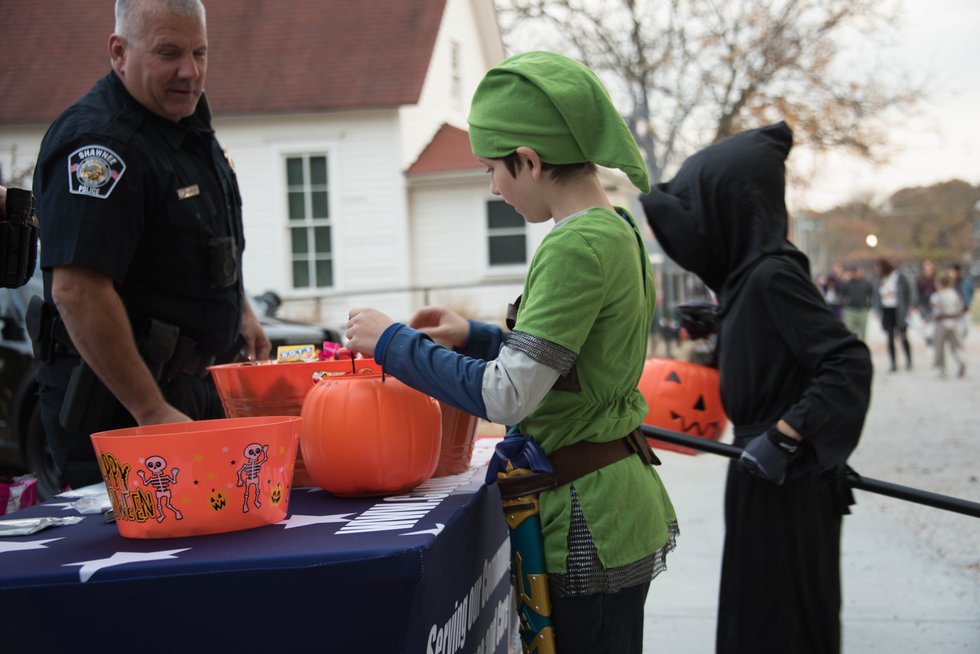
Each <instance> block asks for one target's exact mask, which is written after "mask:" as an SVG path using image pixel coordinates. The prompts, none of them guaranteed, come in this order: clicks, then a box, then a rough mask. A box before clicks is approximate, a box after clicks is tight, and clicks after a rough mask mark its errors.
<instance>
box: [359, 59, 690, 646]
mask: <svg viewBox="0 0 980 654" xmlns="http://www.w3.org/2000/svg"><path fill="white" fill-rule="evenodd" d="M469 124H470V143H471V145H472V148H473V152H474V154H476V155H477V157H478V158H479V159H480V161H481V162H482V163H484V164H485V165H486V166H487V172H488V174H489V175H490V184H491V191H492V192H493V193H494V194H495V195H500V196H502V197H503V198H504V200H506V201H507V203H508V204H510V205H512V206H513V207H514V208H515V209H516V210H517V211H518V212H519V213H521V215H523V216H524V218H525V220H527V221H528V222H531V223H540V222H544V221H547V220H554V222H555V228H554V229H553V230H552V231H551V232H550V233H549V234H548V235H547V236H546V237H545V239H544V240H543V241H542V243H541V245H540V246H539V247H538V249H537V251H536V252H535V254H534V257H533V259H532V262H531V266H530V268H529V270H528V274H527V278H526V280H525V284H524V291H523V293H522V295H521V298H520V301H519V307H518V308H517V311H516V319H515V321H514V324H513V327H512V331H510V332H509V333H505V332H503V331H502V330H501V329H500V328H498V327H496V326H494V325H489V324H485V323H479V322H475V321H467V320H464V319H463V318H461V317H460V316H458V315H457V314H455V313H453V312H451V311H449V310H447V309H445V308H442V307H426V308H424V309H421V310H420V311H418V312H417V313H416V314H415V315H414V316H413V317H412V318H411V320H410V321H409V323H408V325H405V324H402V323H396V322H394V321H392V320H391V319H390V318H389V317H387V316H386V315H384V314H382V313H380V312H378V311H376V310H374V309H366V308H360V309H354V310H352V311H351V313H350V320H349V322H348V324H347V329H348V331H347V338H348V339H349V342H348V348H350V349H352V350H354V351H358V352H362V353H364V354H367V355H374V357H375V359H376V360H377V361H378V362H379V363H380V364H381V365H382V367H383V369H384V370H385V372H387V373H389V374H391V375H393V376H395V377H397V378H398V379H400V380H401V381H403V382H405V383H407V384H408V385H410V386H413V387H415V388H417V389H419V390H421V391H423V392H425V393H428V394H429V395H432V396H433V397H436V398H438V399H440V400H442V401H445V402H448V403H450V404H453V405H454V406H457V407H458V408H460V409H463V410H464V411H467V412H469V413H471V414H474V415H477V416H480V417H482V418H484V419H486V420H489V421H491V422H496V423H500V424H506V425H511V427H510V430H509V432H510V433H509V435H508V438H507V439H505V440H504V442H503V443H502V444H503V445H504V447H503V448H500V447H498V452H502V454H500V455H499V456H498V458H497V459H495V464H500V465H499V468H500V469H501V470H502V469H503V465H502V460H503V459H504V458H510V456H509V455H507V456H505V454H504V453H503V452H505V451H506V450H507V446H508V445H509V446H511V447H512V448H513V446H515V444H516V446H517V448H518V449H521V451H522V456H523V458H522V461H524V462H526V463H527V462H530V463H529V465H528V467H530V468H532V469H534V470H537V471H539V472H541V473H544V474H551V475H553V477H554V480H553V484H555V485H553V486H552V487H550V488H547V489H546V490H543V491H542V492H541V493H540V498H539V502H540V520H541V525H542V536H543V542H544V559H545V564H546V568H547V572H548V576H549V579H548V581H549V586H550V590H551V602H552V607H551V617H552V623H553V626H554V632H555V636H556V641H557V648H558V651H559V652H561V654H569V653H571V652H589V653H595V652H617V653H619V652H637V653H639V652H641V651H642V638H643V608H644V604H645V600H646V594H647V590H648V588H649V584H650V581H651V580H652V579H653V577H654V576H656V575H657V574H658V573H659V572H660V571H661V570H663V569H664V559H665V556H666V554H667V552H669V551H670V550H671V549H673V546H674V540H675V537H676V535H677V533H678V531H677V523H676V518H675V515H674V510H673V507H672V505H671V502H670V499H669V497H668V496H667V492H666V489H665V488H664V486H663V484H662V482H661V480H660V478H659V476H658V475H657V473H656V471H655V470H654V468H653V467H652V466H651V465H650V462H651V461H652V460H653V459H655V457H652V453H650V452H649V448H648V447H646V443H645V441H644V440H643V439H642V437H641V436H638V435H637V432H636V431H635V430H636V429H637V427H638V426H639V425H640V423H641V422H642V420H643V418H644V416H645V415H646V413H647V406H646V403H645V401H644V399H643V396H642V395H641V394H640V392H639V391H638V390H637V388H636V384H637V381H638V380H639V378H640V373H641V371H642V368H643V364H644V358H645V355H646V346H647V335H648V333H649V328H650V324H651V321H652V317H653V309H654V301H655V291H654V285H653V278H652V275H651V272H650V268H649V260H648V257H647V253H646V250H645V248H644V246H643V242H642V239H641V237H640V234H639V231H638V229H637V226H636V222H635V221H634V220H633V218H632V217H631V216H630V215H629V213H628V212H627V211H625V210H624V209H622V208H619V207H614V206H612V204H611V203H610V202H609V200H608V198H607V197H606V194H605V191H604V190H603V188H602V185H601V183H600V181H599V179H598V177H597V175H596V168H595V164H600V165H603V166H608V167H611V168H619V169H621V170H623V171H624V172H625V173H626V174H627V175H628V176H629V178H630V181H631V182H632V183H633V184H634V185H635V186H636V187H637V188H639V189H640V190H641V191H643V192H647V191H648V189H649V180H648V177H647V173H646V167H645V166H644V164H643V160H642V157H641V156H640V153H639V150H638V149H637V147H636V143H635V141H634V140H633V138H632V136H631V135H630V133H629V130H628V129H627V127H626V124H625V123H624V121H623V119H622V118H621V117H620V116H619V114H618V113H617V112H616V110H615V108H614V107H613V105H612V102H611V100H610V99H609V96H608V94H607V92H606V90H605V88H604V87H603V86H602V84H601V82H600V81H599V80H598V78H596V76H595V74H594V73H593V72H592V71H591V70H589V69H588V68H587V67H585V66H583V65H582V64H580V63H578V62H575V61H573V60H571V59H568V58H566V57H563V56H560V55H557V54H553V53H549V52H529V53H525V54H521V55H517V56H514V57H511V58H510V59H508V60H507V61H505V62H503V63H502V64H500V65H499V66H496V67H494V68H492V69H491V70H490V71H489V72H488V73H487V74H486V76H485V77H484V79H483V81H482V82H481V83H480V85H479V87H478V88H477V91H476V93H475V94H474V97H473V103H472V108H471V111H470V116H469ZM432 338H435V339H438V340H440V341H442V342H444V343H449V344H450V345H452V346H453V349H452V350H449V349H446V348H443V347H440V346H438V345H436V344H435V343H434V342H433V341H432V340H431V339H432ZM513 453H514V452H513V451H511V452H510V454H513ZM634 454H636V455H634ZM497 469H498V468H497V467H494V466H492V467H491V471H490V474H488V481H493V480H494V479H495V478H496V472H497Z"/></svg>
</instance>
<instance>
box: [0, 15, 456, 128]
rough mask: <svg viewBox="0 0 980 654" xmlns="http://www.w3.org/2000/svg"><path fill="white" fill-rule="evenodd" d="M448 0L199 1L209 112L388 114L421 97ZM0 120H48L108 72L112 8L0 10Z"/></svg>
mask: <svg viewBox="0 0 980 654" xmlns="http://www.w3.org/2000/svg"><path fill="white" fill-rule="evenodd" d="M446 1H447V0H411V1H405V0H357V1H356V2H351V1H350V0H248V1H247V2H243V1H242V0H207V2H206V3H205V5H206V7H207V25H208V50H209V54H208V78H207V83H206V85H205V90H206V92H207V94H208V99H209V100H210V102H211V107H212V110H213V111H214V113H215V114H216V115H219V116H229V115H240V114H272V113H296V112H308V111H332V110H344V109H368V108H388V107H398V106H401V105H405V104H414V103H415V102H417V101H418V98H419V95H420V93H421V91H422V84H423V82H424V80H425V75H426V72H427V71H428V67H429V62H430V60H431V58H432V51H433V48H434V46H435V42H436V35H437V33H438V31H439V25H440V23H441V21H442V15H443V11H444V10H445V5H446ZM9 5H10V6H5V7H4V10H3V14H2V21H3V24H4V29H3V31H4V38H3V39H0V61H3V66H2V67H0V99H2V101H0V124H12V123H39V122H40V123H49V122H51V121H53V120H54V119H55V118H56V117H57V116H58V115H59V114H60V113H61V112H62V111H64V110H65V109H66V108H67V107H68V106H69V105H70V104H72V103H73V102H74V101H75V100H77V99H78V98H79V97H81V96H82V95H83V94H84V93H85V92H86V91H87V90H88V88H89V87H90V86H91V85H92V84H93V83H94V82H95V81H96V80H97V79H99V78H100V77H101V76H103V75H105V74H106V73H107V72H108V71H109V55H108V46H107V43H108V39H109V34H111V33H112V30H113V27H114V18H113V15H112V9H111V3H108V2H101V3H99V7H98V8H96V7H94V6H91V5H90V6H86V8H85V9H82V8H81V6H80V5H79V4H78V2H76V1H75V0H31V1H30V2H16V3H9Z"/></svg>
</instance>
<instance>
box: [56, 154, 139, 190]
mask: <svg viewBox="0 0 980 654" xmlns="http://www.w3.org/2000/svg"><path fill="white" fill-rule="evenodd" d="M124 172H126V162H124V161H123V160H122V157H120V156H119V155H118V154H116V153H115V152H113V151H112V150H110V149H109V148H107V147H105V146H102V145H86V146H84V147H81V148H78V149H77V150H75V151H74V152H72V153H71V154H70V155H68V191H69V192H71V193H75V194H76V195H88V196H91V197H94V198H102V199H103V200H104V199H105V198H107V197H109V194H110V193H112V189H114V188H115V187H116V183H117V182H118V181H119V178H121V177H122V176H123V173H124Z"/></svg>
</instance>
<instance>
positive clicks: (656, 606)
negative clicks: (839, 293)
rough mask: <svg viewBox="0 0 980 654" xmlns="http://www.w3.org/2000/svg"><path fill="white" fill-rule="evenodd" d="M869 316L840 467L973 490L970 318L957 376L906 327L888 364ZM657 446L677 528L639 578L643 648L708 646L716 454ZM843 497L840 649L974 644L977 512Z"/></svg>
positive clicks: (678, 653) (976, 364) (952, 490)
mask: <svg viewBox="0 0 980 654" xmlns="http://www.w3.org/2000/svg"><path fill="white" fill-rule="evenodd" d="M869 322H870V323H872V324H870V325H869V333H868V343H869V346H870V347H871V350H872V353H873V355H874V360H875V370H876V374H875V381H874V390H873V397H872V404H871V409H870V411H869V414H868V419H867V423H866V426H865V429H864V433H863V436H862V440H861V444H860V445H859V447H858V450H857V452H855V454H854V456H853V457H852V458H851V464H852V467H853V468H854V469H855V470H857V471H858V472H859V473H861V474H862V475H864V476H865V477H869V478H874V479H880V480H887V481H891V482H894V483H898V484H903V485H907V486H915V487H918V488H923V489H926V490H930V491H933V492H937V493H942V494H945V495H952V496H956V497H961V498H964V499H969V500H972V501H974V502H980V481H978V477H980V463H978V461H980V424H978V423H980V329H978V328H977V327H974V330H973V332H971V334H970V335H969V337H968V339H967V341H968V342H967V346H968V353H967V361H968V370H967V375H966V377H965V378H963V379H957V378H956V377H955V376H952V377H949V378H945V379H941V378H939V377H938V374H937V372H936V371H935V370H934V369H932V367H931V362H932V353H931V352H928V351H927V350H926V345H925V343H924V341H923V339H922V338H921V337H919V335H917V334H912V335H911V338H912V345H913V361H914V365H913V369H912V370H911V371H905V370H901V371H899V372H896V373H889V372H888V357H887V354H886V352H885V344H884V336H883V335H882V333H881V331H880V329H879V328H878V325H877V323H876V321H875V320H874V319H872V320H871V321H869ZM950 368H951V369H952V366H950ZM661 458H662V459H663V465H662V466H661V468H660V473H661V475H662V477H663V478H664V481H665V483H666V484H667V488H668V490H669V492H670V494H671V497H672V499H673V501H674V504H675V506H676V508H677V513H678V516H679V519H680V521H681V523H680V526H681V537H680V539H679V540H678V546H677V550H676V551H675V552H674V553H673V554H671V555H670V556H669V557H668V570H667V571H666V572H665V573H663V574H662V575H661V576H660V577H658V578H657V579H656V580H655V581H654V582H653V585H652V586H651V589H650V598H649V600H648V602H647V614H646V625H645V629H646V637H645V651H648V652H657V653H663V654H705V653H710V652H713V651H714V633H715V612H716V606H715V605H716V601H717V590H718V579H719V569H720V561H721V549H722V536H723V531H724V527H723V520H722V496H723V488H724V477H725V467H726V465H727V459H723V458H722V457H719V456H715V455H711V454H701V455H698V456H694V457H690V456H684V455H680V454H675V453H672V452H664V453H663V454H662V455H661ZM855 497H856V499H857V504H856V506H854V507H852V513H851V515H850V516H847V517H846V518H845V519H844V534H843V541H842V550H843V553H842V564H841V565H842V576H843V592H844V608H843V614H842V619H843V651H844V652H845V653H847V654H858V653H862V654H863V653H866V652H894V653H906V652H908V653H913V652H914V653H918V652H924V653H929V654H932V653H938V652H942V653H944V654H945V653H949V652H964V653H967V652H969V653H971V654H977V652H980V519H977V518H971V517H968V516H964V515H961V514H956V513H950V512H947V511H942V510H939V509H933V508H930V507H925V506H919V505H915V504H910V503H907V502H903V501H901V500H896V499H892V498H888V497H883V496H879V495H874V494H871V493H867V492H864V491H855Z"/></svg>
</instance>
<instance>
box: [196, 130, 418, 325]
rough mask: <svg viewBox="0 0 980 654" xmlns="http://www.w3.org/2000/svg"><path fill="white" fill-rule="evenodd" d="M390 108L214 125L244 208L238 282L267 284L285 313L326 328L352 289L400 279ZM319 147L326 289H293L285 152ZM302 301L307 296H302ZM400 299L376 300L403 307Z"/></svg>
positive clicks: (398, 195)
mask: <svg viewBox="0 0 980 654" xmlns="http://www.w3.org/2000/svg"><path fill="white" fill-rule="evenodd" d="M394 118H395V112H394V111H374V112H368V111H365V112H360V113H343V114H341V113H338V114H322V115H307V116H276V117H262V118H258V117H257V118H235V119H223V120H218V121H216V125H215V129H216V131H217V133H218V135H219V138H220V139H221V141H222V143H223V144H224V145H225V147H226V148H227V149H228V150H229V152H230V154H231V156H232V157H233V159H234V161H235V166H236V169H237V174H238V181H239V185H240V186H241V189H242V199H243V204H244V214H245V237H246V242H247V249H246V252H245V261H244V275H245V282H246V284H247V285H248V287H249V289H250V291H252V292H253V293H257V292H261V291H264V290H267V289H272V290H275V291H276V292H277V293H279V294H280V295H281V296H282V297H283V298H284V299H285V300H287V304H286V307H285V313H286V315H290V314H291V313H295V314H296V315H297V316H298V317H304V318H312V319H316V320H318V321H322V322H325V323H328V324H331V325H336V324H339V323H340V322H342V321H343V320H344V319H346V314H347V311H348V309H349V308H350V306H352V303H357V304H363V303H366V302H367V299H366V298H367V297H371V298H372V299H373V296H370V295H368V296H363V295H362V294H360V293H357V292H358V291H368V292H374V291H376V290H378V289H392V288H400V287H404V286H406V285H407V280H408V275H409V262H408V248H407V243H408V234H407V225H408V216H407V207H406V193H405V189H404V176H403V175H402V171H401V168H400V166H399V160H400V156H399V154H400V153H399V151H398V143H399V140H398V134H397V124H396V121H395V119H394ZM319 153H325V154H326V155H327V156H328V160H329V164H328V165H329V169H328V175H329V179H330V183H329V190H330V213H331V218H332V225H333V227H332V238H333V250H334V281H335V287H334V288H333V289H331V290H329V291H327V292H317V291H310V290H308V289H296V290H294V289H292V288H291V281H290V267H289V240H288V230H287V207H286V179H285V163H284V162H285V158H286V157H287V156H290V155H300V154H319ZM301 300H306V301H301ZM406 302H407V300H406V299H405V298H404V297H402V298H400V299H394V300H392V299H388V300H386V304H387V306H384V307H379V308H381V309H383V310H387V311H390V312H393V313H399V314H401V313H404V311H405V309H404V306H405V303H406Z"/></svg>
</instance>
